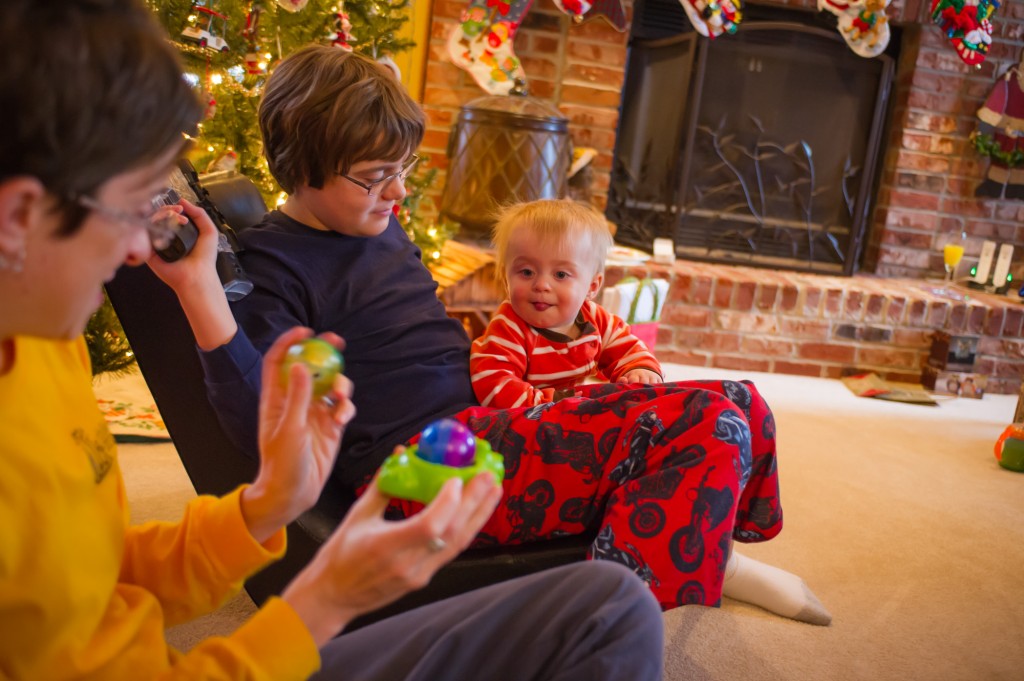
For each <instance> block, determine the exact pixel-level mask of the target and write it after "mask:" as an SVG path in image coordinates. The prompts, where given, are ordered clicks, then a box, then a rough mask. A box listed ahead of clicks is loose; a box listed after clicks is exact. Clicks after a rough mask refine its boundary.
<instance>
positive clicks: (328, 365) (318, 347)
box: [281, 338, 345, 397]
mask: <svg viewBox="0 0 1024 681" xmlns="http://www.w3.org/2000/svg"><path fill="white" fill-rule="evenodd" d="M296 362H302V363H303V364H305V365H306V368H308V369H309V373H310V374H311V375H312V376H313V396H314V397H323V396H324V395H325V394H327V391H328V390H330V389H331V386H332V385H334V377H335V376H337V375H338V374H340V373H341V372H343V371H344V370H345V360H344V359H343V358H342V356H341V353H340V352H338V350H337V348H335V347H334V346H333V345H331V344H330V343H328V342H327V341H325V340H321V339H319V338H307V339H306V340H303V341H299V342H298V343H295V344H294V345H292V346H291V347H289V348H288V351H287V353H286V354H285V357H284V364H283V365H282V366H281V372H282V374H283V376H284V379H285V381H287V380H288V372H290V371H291V368H292V365H293V364H295V363H296Z"/></svg>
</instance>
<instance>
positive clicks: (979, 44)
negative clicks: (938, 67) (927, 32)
mask: <svg viewBox="0 0 1024 681" xmlns="http://www.w3.org/2000/svg"><path fill="white" fill-rule="evenodd" d="M997 7H999V2H998V0H932V21H934V22H935V23H936V24H938V25H939V26H940V27H941V28H942V31H943V33H945V34H946V37H947V38H949V42H950V44H952V45H953V49H954V50H956V53H957V55H958V56H959V57H960V59H962V60H963V62H964V63H965V64H968V65H970V66H977V65H978V64H981V62H983V61H985V57H987V56H988V48H989V45H991V44H992V24H991V22H990V21H989V18H990V17H991V16H992V14H993V12H995V11H996V8H997Z"/></svg>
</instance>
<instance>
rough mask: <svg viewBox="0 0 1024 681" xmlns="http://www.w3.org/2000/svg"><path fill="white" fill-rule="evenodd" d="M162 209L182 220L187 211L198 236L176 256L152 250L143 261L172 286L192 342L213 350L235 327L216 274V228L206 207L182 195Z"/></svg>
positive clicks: (231, 336)
mask: <svg viewBox="0 0 1024 681" xmlns="http://www.w3.org/2000/svg"><path fill="white" fill-rule="evenodd" d="M163 210H167V211H172V212H174V213H177V214H178V219H179V222H181V223H182V224H184V223H185V221H186V218H185V216H184V215H182V212H184V213H185V214H186V215H188V216H189V217H190V218H191V219H192V222H194V223H195V225H196V227H197V228H198V229H199V239H198V240H197V241H196V245H195V247H193V249H192V252H191V253H189V254H188V255H186V256H185V257H183V258H181V259H180V260H177V261H175V262H165V261H164V260H163V258H161V257H160V256H159V255H157V254H156V253H153V254H152V255H151V256H150V257H149V260H147V261H146V264H147V265H149V268H150V269H151V270H153V272H154V273H155V274H156V276H158V277H159V278H160V279H161V280H162V281H163V282H164V283H165V284H167V285H168V286H170V287H171V288H172V289H174V292H175V294H177V296H178V301H179V302H180V303H181V308H182V310H184V312H185V316H186V317H187V318H188V323H189V326H191V327H192V333H193V334H194V335H195V337H196V344H197V345H198V346H199V347H200V348H202V349H203V350H213V349H214V348H217V347H220V346H221V345H224V344H225V343H227V342H228V341H230V340H231V339H232V338H233V337H234V335H235V333H237V331H238V325H237V324H236V323H235V318H234V316H233V315H232V314H231V307H230V306H229V305H228V299H227V296H226V295H224V287H223V285H222V284H221V283H220V277H219V276H218V275H217V240H218V239H219V234H218V233H217V228H216V227H215V226H214V224H213V221H212V220H210V217H209V216H208V215H207V214H206V211H204V210H203V209H202V208H199V207H198V206H194V205H192V204H191V203H189V202H188V201H186V200H185V199H182V200H181V202H180V203H179V204H178V205H177V206H164V208H163Z"/></svg>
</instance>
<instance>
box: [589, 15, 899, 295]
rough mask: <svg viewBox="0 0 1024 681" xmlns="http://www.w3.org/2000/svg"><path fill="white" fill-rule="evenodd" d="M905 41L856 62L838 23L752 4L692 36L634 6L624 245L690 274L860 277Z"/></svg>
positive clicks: (619, 197)
mask: <svg viewBox="0 0 1024 681" xmlns="http://www.w3.org/2000/svg"><path fill="white" fill-rule="evenodd" d="M898 43H899V31H898V30H896V29H894V30H893V35H892V40H891V42H890V45H889V48H888V49H887V51H886V52H884V53H883V54H881V55H879V56H878V57H875V58H872V59H865V58H863V57H860V56H857V55H856V54H854V53H853V52H852V51H851V50H850V49H849V47H847V45H846V43H845V42H844V41H843V39H842V37H841V36H840V35H839V32H838V30H836V28H835V18H834V17H833V16H832V15H830V14H828V13H818V14H815V13H812V12H806V11H800V10H791V9H784V8H774V7H765V6H760V5H747V6H746V7H745V9H744V21H743V23H742V24H741V25H740V28H739V30H738V32H737V33H736V34H734V35H722V36H720V37H719V38H717V39H715V40H708V39H707V38H704V37H702V36H699V35H698V34H697V33H695V32H694V31H693V30H692V29H691V28H690V25H689V22H688V21H687V19H686V15H685V14H684V13H683V10H682V9H681V7H680V5H679V2H678V0H642V2H639V3H638V4H637V6H636V10H635V13H634V21H633V28H632V35H631V38H630V47H629V60H628V64H627V70H626V82H625V86H624V89H623V96H622V107H621V111H620V116H619V129H618V135H617V139H616V149H615V156H614V160H613V166H612V176H611V184H610V187H609V192H608V206H607V211H606V212H607V216H608V218H609V219H610V220H612V221H613V222H615V223H616V224H617V225H618V226H619V231H618V233H617V235H616V240H617V241H619V242H620V243H624V244H627V245H631V246H636V247H638V248H642V249H645V250H650V248H651V244H652V242H653V240H654V238H656V237H667V238H671V239H672V240H673V242H674V244H675V249H676V254H677V256H679V257H685V258H688V259H692V260H705V261H710V262H728V263H735V264H743V265H752V266H760V267H770V268H777V269H787V270H801V271H810V272H818V273H830V274H845V275H849V274H853V273H854V272H855V271H856V270H857V268H858V260H859V259H860V257H861V251H862V248H863V245H864V244H865V241H866V231H867V229H868V226H869V224H870V215H871V212H872V208H873V203H874V194H875V192H876V191H877V182H876V177H877V175H878V171H879V165H880V160H881V154H880V146H881V143H882V140H884V139H885V130H886V121H887V119H888V108H889V92H890V86H891V84H892V80H893V72H894V68H895V58H894V55H895V51H896V50H897V49H898Z"/></svg>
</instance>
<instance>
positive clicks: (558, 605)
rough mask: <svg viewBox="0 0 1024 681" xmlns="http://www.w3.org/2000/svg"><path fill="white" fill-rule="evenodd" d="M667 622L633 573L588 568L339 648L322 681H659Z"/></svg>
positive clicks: (331, 648)
mask: <svg viewBox="0 0 1024 681" xmlns="http://www.w3.org/2000/svg"><path fill="white" fill-rule="evenodd" d="M662 645H663V641H662V615H661V609H660V608H659V607H658V605H657V603H656V602H655V600H654V597H653V596H652V595H651V593H650V591H649V590H648V589H647V587H646V586H645V585H644V583H643V582H642V581H641V580H640V579H639V578H638V577H637V576H636V575H634V574H633V573H632V572H630V571H629V570H628V569H626V568H625V567H623V566H621V565H619V564H617V563H610V562H606V561H587V562H584V563H576V564H573V565H567V566H565V567H560V568H556V569H553V570H547V571H545V572H539V573H537V574H534V575H530V576H528V577H523V578H520V579H516V580H512V581H508V582H502V583H500V584H495V585H493V586H490V587H486V588H484V589H480V590H477V591H472V592H470V593H466V594H462V595H460V596H456V597H454V598H449V599H447V600H444V601H440V602H437V603H431V604H430V605H425V606H423V607H421V608H417V609H415V610H410V611H408V612H405V613H402V614H400V615H396V616H395V617H391V618H389V619H386V620H383V621H380V622H377V623H375V624H371V625H369V626H367V627H364V628H362V629H358V630H356V631H354V632H352V633H351V634H344V635H342V636H340V637H338V638H335V639H334V640H332V641H331V642H330V643H328V644H327V645H326V646H324V648H323V649H322V650H321V656H322V660H323V666H322V669H321V671H320V673H319V674H316V675H314V677H313V679H316V680H317V681H326V680H327V679H346V680H351V681H398V680H400V679H401V680H405V681H414V680H415V681H448V680H453V681H454V680H456V679H467V680H472V681H503V680H505V679H507V680H509V681H512V680H515V681H534V680H540V679H545V680H551V681H556V680H557V681H565V680H567V679H580V681H584V680H585V681H601V680H602V679H609V680H611V679H615V680H616V681H648V680H649V681H656V680H658V679H661V674H662V654H663V651H662Z"/></svg>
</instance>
